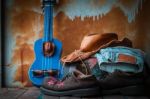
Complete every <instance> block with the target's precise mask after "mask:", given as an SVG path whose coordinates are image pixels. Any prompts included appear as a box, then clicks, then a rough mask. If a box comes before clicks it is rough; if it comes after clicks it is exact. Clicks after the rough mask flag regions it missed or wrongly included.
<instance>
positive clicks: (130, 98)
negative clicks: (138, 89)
mask: <svg viewBox="0 0 150 99" xmlns="http://www.w3.org/2000/svg"><path fill="white" fill-rule="evenodd" d="M124 99H149V98H148V97H146V96H124Z"/></svg>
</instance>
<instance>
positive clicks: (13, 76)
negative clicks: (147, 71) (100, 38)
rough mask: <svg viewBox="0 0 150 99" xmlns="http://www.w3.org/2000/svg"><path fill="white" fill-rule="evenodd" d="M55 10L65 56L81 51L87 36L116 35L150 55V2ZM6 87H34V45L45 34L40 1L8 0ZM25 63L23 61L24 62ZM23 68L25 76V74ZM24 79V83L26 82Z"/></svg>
mask: <svg viewBox="0 0 150 99" xmlns="http://www.w3.org/2000/svg"><path fill="white" fill-rule="evenodd" d="M59 1H60V2H59V3H58V4H57V5H56V6H55V8H54V26H53V28H54V36H55V38H58V39H59V40H61V41H62V43H63V54H62V56H65V55H67V54H69V53H71V52H72V51H74V50H75V49H78V48H79V46H80V43H81V40H82V38H83V36H84V35H86V34H89V33H95V32H96V33H106V32H116V33H117V34H118V36H119V39H122V38H123V37H128V38H129V39H131V40H132V41H133V44H134V47H136V48H140V49H142V50H144V51H146V52H147V53H149V54H148V57H149V55H150V51H149V49H150V46H149V43H148V42H149V41H150V35H149V32H150V30H149V26H150V24H149V23H150V18H149V17H150V14H149V11H148V9H150V0H59ZM6 3H7V6H6V10H7V16H6V27H7V28H6V39H5V40H6V45H7V46H6V53H5V55H6V59H5V60H6V63H5V68H6V69H5V70H6V71H5V73H6V77H5V78H6V86H8V87H14V86H19V87H23V86H31V82H30V81H29V79H28V75H27V71H28V68H29V67H30V65H31V64H32V62H33V61H34V51H33V45H34V42H35V41H36V40H37V39H39V38H41V37H42V35H43V14H42V9H41V3H40V0H6ZM21 60H23V61H22V62H21ZM22 69H23V71H24V72H23V73H22V72H21V71H22ZM22 78H23V80H22Z"/></svg>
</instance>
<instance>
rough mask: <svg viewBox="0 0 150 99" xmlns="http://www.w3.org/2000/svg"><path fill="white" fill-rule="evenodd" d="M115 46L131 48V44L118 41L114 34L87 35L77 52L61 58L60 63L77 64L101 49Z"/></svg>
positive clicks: (126, 41)
mask: <svg viewBox="0 0 150 99" xmlns="http://www.w3.org/2000/svg"><path fill="white" fill-rule="evenodd" d="M116 45H125V46H132V42H131V41H130V40H129V39H127V38H125V39H123V40H122V41H118V35H117V34H116V33H103V34H100V33H93V34H88V35H86V36H85V37H84V38H83V40H82V42H81V45H80V48H79V50H75V51H74V52H72V53H71V54H69V55H67V56H64V57H62V58H61V61H62V62H63V63H73V62H78V61H81V60H84V59H87V58H88V57H90V56H91V55H93V54H95V53H96V52H97V51H98V50H100V49H101V48H105V47H108V46H116Z"/></svg>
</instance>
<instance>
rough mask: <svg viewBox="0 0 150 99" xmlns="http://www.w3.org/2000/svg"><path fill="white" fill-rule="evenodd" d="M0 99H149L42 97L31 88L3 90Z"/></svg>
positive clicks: (141, 98)
mask: <svg viewBox="0 0 150 99" xmlns="http://www.w3.org/2000/svg"><path fill="white" fill-rule="evenodd" d="M0 99H149V98H148V97H146V96H122V95H110V96H99V97H54V96H47V95H41V93H40V90H39V89H38V88H35V87H31V88H1V89H0Z"/></svg>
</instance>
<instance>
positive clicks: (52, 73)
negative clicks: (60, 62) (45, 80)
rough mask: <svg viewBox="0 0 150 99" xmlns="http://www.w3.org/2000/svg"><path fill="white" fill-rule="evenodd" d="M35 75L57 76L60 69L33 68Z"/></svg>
mask: <svg viewBox="0 0 150 99" xmlns="http://www.w3.org/2000/svg"><path fill="white" fill-rule="evenodd" d="M32 73H33V76H34V77H45V76H53V77H55V76H57V75H58V70H57V69H52V70H32Z"/></svg>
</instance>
